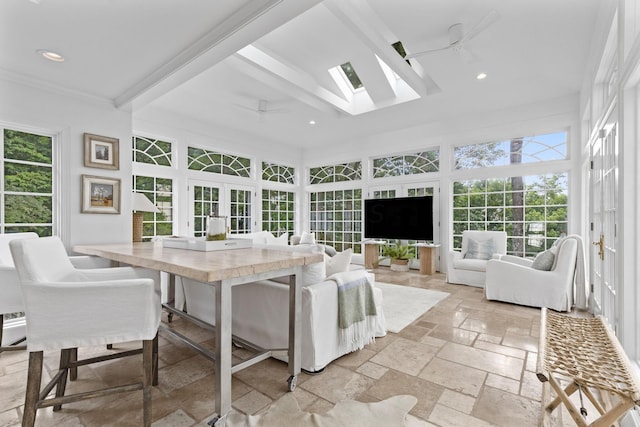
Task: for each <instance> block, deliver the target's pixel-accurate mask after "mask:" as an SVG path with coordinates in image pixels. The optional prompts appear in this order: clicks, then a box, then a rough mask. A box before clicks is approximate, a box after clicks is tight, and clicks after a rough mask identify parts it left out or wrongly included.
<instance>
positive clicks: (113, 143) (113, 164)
mask: <svg viewBox="0 0 640 427" xmlns="http://www.w3.org/2000/svg"><path fill="white" fill-rule="evenodd" d="M119 142H120V141H119V140H118V139H116V138H108V137H106V136H100V135H93V134H91V133H85V134H84V165H85V166H88V167H92V168H102V169H116V170H117V169H119V168H120V152H119Z"/></svg>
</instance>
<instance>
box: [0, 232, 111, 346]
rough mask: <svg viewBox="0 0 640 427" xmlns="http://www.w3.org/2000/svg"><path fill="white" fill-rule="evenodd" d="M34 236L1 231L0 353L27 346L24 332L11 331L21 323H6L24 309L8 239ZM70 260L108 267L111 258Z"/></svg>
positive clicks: (81, 264)
mask: <svg viewBox="0 0 640 427" xmlns="http://www.w3.org/2000/svg"><path fill="white" fill-rule="evenodd" d="M36 238H38V235H37V234H36V233H33V232H26V233H5V234H0V353H1V352H3V351H9V350H24V349H26V345H24V344H22V343H23V342H24V340H25V339H26V337H25V335H24V334H23V333H22V334H21V333H20V332H16V333H14V331H18V330H20V331H21V330H23V329H24V327H19V325H18V324H17V322H7V324H5V316H6V315H8V314H14V313H22V312H24V304H23V302H22V291H21V290H20V281H19V280H18V275H17V273H16V269H15V267H14V265H13V258H12V257H11V251H10V250H9V242H10V241H12V240H15V239H36ZM69 260H70V261H71V263H72V264H73V265H74V266H75V267H76V268H83V269H84V268H107V267H110V266H111V261H109V260H107V259H104V258H100V257H95V256H86V255H81V256H71V257H69ZM10 323H12V324H13V327H12V325H10ZM5 330H7V333H5Z"/></svg>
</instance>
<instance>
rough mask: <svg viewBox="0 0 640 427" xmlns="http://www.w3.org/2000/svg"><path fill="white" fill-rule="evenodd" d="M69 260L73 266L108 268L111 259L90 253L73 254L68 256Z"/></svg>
mask: <svg viewBox="0 0 640 427" xmlns="http://www.w3.org/2000/svg"><path fill="white" fill-rule="evenodd" d="M69 261H71V264H73V266H74V267H75V268H80V269H85V268H109V267H111V260H108V259H106V258H101V257H99V256H92V255H73V256H70V257H69Z"/></svg>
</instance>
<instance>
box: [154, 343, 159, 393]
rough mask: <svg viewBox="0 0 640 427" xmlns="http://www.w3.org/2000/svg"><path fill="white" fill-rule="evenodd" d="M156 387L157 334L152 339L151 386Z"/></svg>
mask: <svg viewBox="0 0 640 427" xmlns="http://www.w3.org/2000/svg"><path fill="white" fill-rule="evenodd" d="M157 385H158V334H156V336H155V338H154V339H153V386H154V387H155V386H157Z"/></svg>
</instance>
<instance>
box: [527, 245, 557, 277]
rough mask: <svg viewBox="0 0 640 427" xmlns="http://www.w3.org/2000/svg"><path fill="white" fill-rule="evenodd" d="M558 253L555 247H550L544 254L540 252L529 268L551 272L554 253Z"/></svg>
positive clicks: (554, 260) (554, 257)
mask: <svg viewBox="0 0 640 427" xmlns="http://www.w3.org/2000/svg"><path fill="white" fill-rule="evenodd" d="M557 252H558V247H557V246H552V247H551V248H549V249H547V250H546V251H544V252H540V253H539V254H538V255H536V258H535V259H534V260H533V263H532V264H531V268H535V269H536V270H543V271H551V270H552V269H553V266H554V264H555V262H556V253H557Z"/></svg>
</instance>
